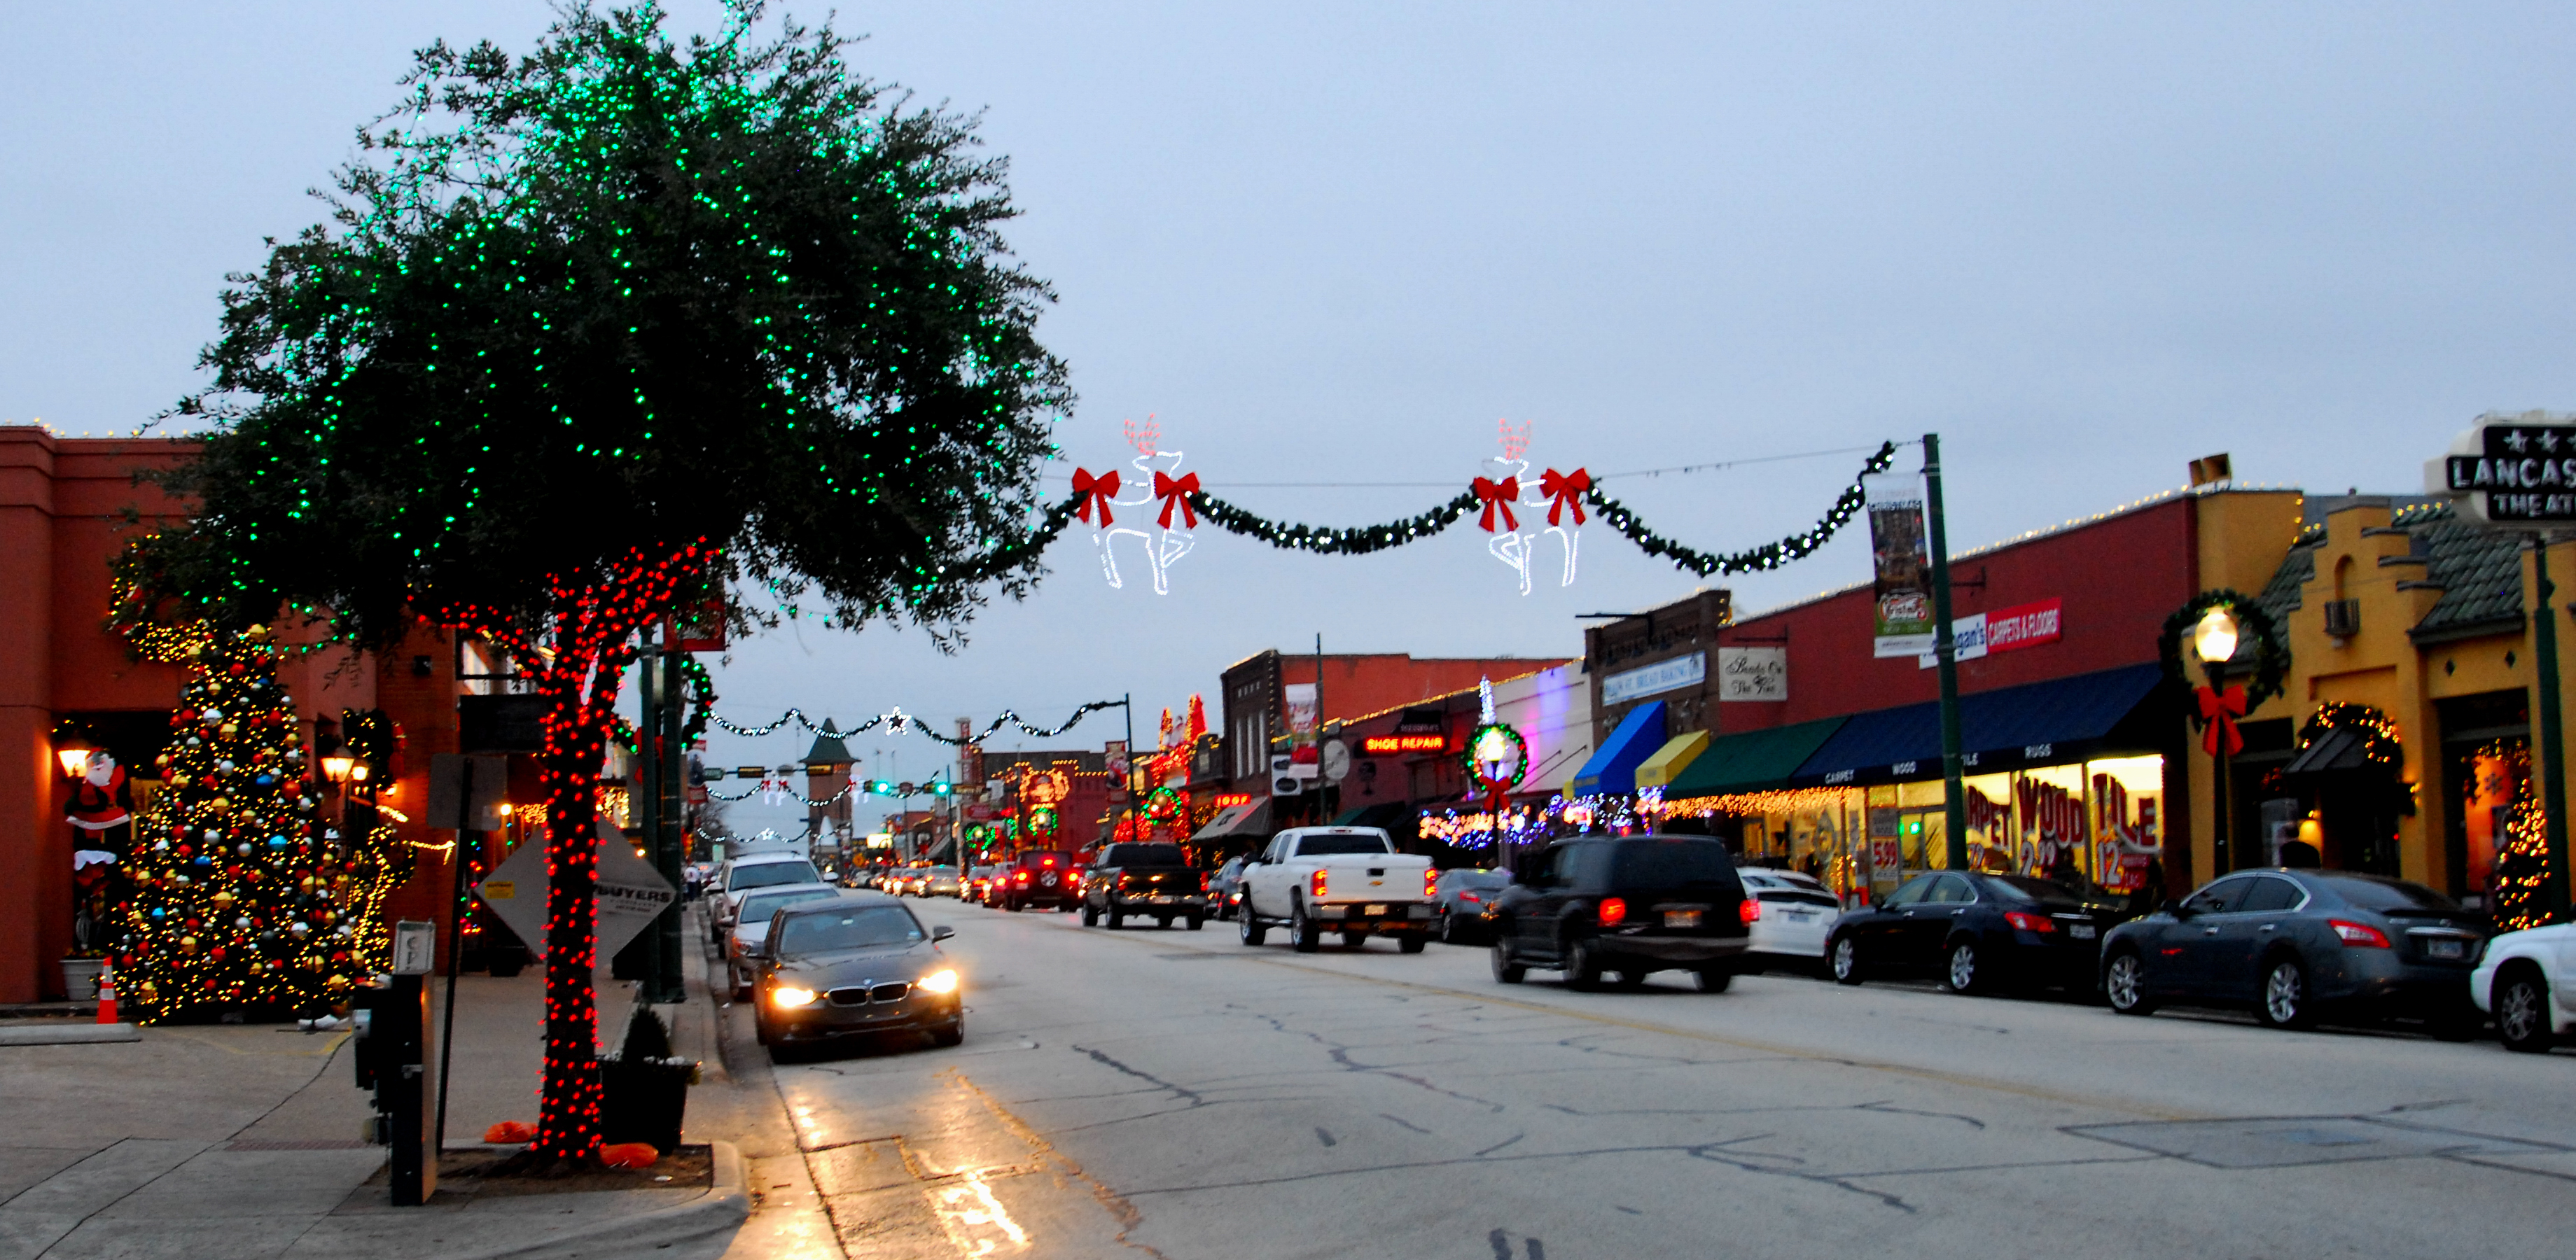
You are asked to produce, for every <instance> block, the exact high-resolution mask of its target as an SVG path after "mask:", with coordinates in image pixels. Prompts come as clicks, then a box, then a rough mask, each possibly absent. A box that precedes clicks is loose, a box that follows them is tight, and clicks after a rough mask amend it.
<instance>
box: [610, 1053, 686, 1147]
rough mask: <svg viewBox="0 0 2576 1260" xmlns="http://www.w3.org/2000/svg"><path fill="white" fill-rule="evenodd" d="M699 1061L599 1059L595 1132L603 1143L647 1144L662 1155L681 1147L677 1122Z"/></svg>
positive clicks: (684, 1114) (681, 1114) (682, 1113)
mask: <svg viewBox="0 0 2576 1260" xmlns="http://www.w3.org/2000/svg"><path fill="white" fill-rule="evenodd" d="M697 1074H698V1065H697V1064H695V1063H693V1062H691V1061H689V1060H687V1059H638V1060H636V1061H635V1062H633V1063H627V1062H624V1061H622V1060H618V1059H601V1060H600V1061H599V1084H600V1100H599V1136H600V1140H601V1141H603V1142H650V1143H652V1144H653V1149H655V1150H657V1151H660V1152H662V1153H663V1154H665V1155H668V1154H670V1153H671V1152H672V1151H673V1150H675V1149H677V1148H678V1147H679V1145H680V1122H681V1120H682V1119H684V1118H685V1117H686V1116H687V1113H688V1109H689V1082H690V1080H691V1079H692V1078H694V1077H696V1076H697Z"/></svg>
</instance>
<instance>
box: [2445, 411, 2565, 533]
mask: <svg viewBox="0 0 2576 1260" xmlns="http://www.w3.org/2000/svg"><path fill="white" fill-rule="evenodd" d="M2424 489H2425V491H2426V493H2429V494H2439V495H2448V496H2450V498H2451V500H2452V502H2453V503H2454V504H2455V505H2456V507H2457V509H2458V511H2459V513H2460V516H2461V517H2462V518H2463V519H2465V520H2469V521H2473V522H2477V523H2481V524H2489V525H2520V524H2526V523H2538V522H2553V523H2554V522H2565V521H2576V423H2568V422H2566V420H2565V419H2564V418H2560V419H2559V420H2558V421H2557V422H2555V423H2532V422H2530V421H2528V420H2516V419H2513V418H2510V417H2499V418H2496V419H2493V420H2482V421H2480V422H2479V423H2477V424H2475V425H2472V426H2471V427H2469V428H2468V429H2466V430H2463V431H2462V432H2461V434H2460V435H2459V436H2458V437H2457V438H2454V439H2452V441H2451V449H2450V450H2449V451H2448V452H2447V453H2445V454H2444V455H2443V456H2442V457H2441V458H2439V459H2433V460H2427V461H2425V464H2424Z"/></svg>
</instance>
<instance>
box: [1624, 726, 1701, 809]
mask: <svg viewBox="0 0 2576 1260" xmlns="http://www.w3.org/2000/svg"><path fill="white" fill-rule="evenodd" d="M1707 751H1708V732H1706V731H1691V732H1689V733H1687V734H1682V735H1675V736H1673V737H1672V738H1671V739H1668V740H1665V741H1664V746H1663V747H1661V748H1658V749H1656V750H1655V755H1654V756H1652V757H1648V758H1646V759H1645V760H1644V761H1641V762H1638V763H1637V786H1638V787H1640V788H1650V787H1665V785H1667V784H1669V783H1671V782H1672V781H1673V776H1674V775H1677V774H1680V773H1681V772H1682V771H1683V770H1685V769H1687V768H1689V766H1690V765H1691V763H1692V762H1695V761H1697V760H1699V757H1700V754H1702V753H1704V752H1707ZM1671 794H1672V793H1671V791H1670V790H1669V789H1667V790H1666V792H1665V795H1667V796H1669V795H1671Z"/></svg>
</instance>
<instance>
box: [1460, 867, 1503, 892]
mask: <svg viewBox="0 0 2576 1260" xmlns="http://www.w3.org/2000/svg"><path fill="white" fill-rule="evenodd" d="M1511 882H1512V873H1511V872H1510V871H1451V872H1449V886H1450V887H1452V888H1502V887H1505V886H1507V885H1509V884H1510V883H1511Z"/></svg>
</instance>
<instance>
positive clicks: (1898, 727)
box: [1789, 665, 2164, 787]
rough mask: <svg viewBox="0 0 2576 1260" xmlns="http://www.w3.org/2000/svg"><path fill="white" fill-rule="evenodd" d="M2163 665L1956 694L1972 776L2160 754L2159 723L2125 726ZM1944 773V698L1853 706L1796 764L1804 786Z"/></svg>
mask: <svg viewBox="0 0 2576 1260" xmlns="http://www.w3.org/2000/svg"><path fill="white" fill-rule="evenodd" d="M2163 677H2164V669H2163V667H2162V666H2159V665H2129V666H2123V667H2121V668H2119V669H2106V670H2102V671H2101V672H2099V673H2092V674H2078V675H2076V676H2074V677H2072V678H2059V679H2055V680H2052V681H2049V682H2044V683H2030V684H2027V685H2025V686H2020V687H2006V688H2003V689H2002V690H1999V691H1981V692H1978V693H1977V694H1975V695H1972V696H1961V697H1959V737H1960V738H1959V748H1960V751H1961V752H1963V753H1965V754H1966V756H1967V759H1968V765H1967V771H1968V773H1970V774H1992V773H1994V772H1995V771H1998V770H2013V769H2019V768H2021V767H2023V766H2044V765H2057V764H2062V763H2064V762H2069V761H2081V760H2083V759H2085V758H2087V757H2092V756H2095V755H2098V754H2102V753H2109V752H2153V751H2155V750H2156V747H2157V743H2158V740H2157V736H2158V734H2160V733H2161V732H2160V731H2159V730H2158V729H2157V728H2156V727H2155V725H2154V724H2153V723H2141V724H2131V725H2130V726H2129V727H2128V728H2127V729H2123V726H2122V724H2123V723H2124V722H2126V721H2127V719H2128V718H2129V716H2130V714H2131V713H2133V712H2135V711H2136V710H2137V709H2138V707H2139V705H2141V704H2143V703H2145V702H2146V701H2147V700H2148V699H2149V697H2151V696H2153V695H2154V694H2155V690H2156V684H2157V683H2158V682H2160V681H2161V680H2162V679H2163ZM1940 777H1941V705H1940V702H1938V701H1932V702H1928V703H1924V704H1909V705H1906V706H1905V707H1903V708H1900V709H1880V710H1877V711H1875V712H1871V713H1860V714H1855V715H1853V717H1852V718H1851V720H1850V721H1848V722H1845V723H1843V728H1842V729H1841V730H1839V731H1836V732H1834V734H1833V737H1832V738H1830V739H1828V740H1826V741H1825V742H1824V743H1823V745H1821V746H1819V747H1818V748H1817V749H1816V751H1815V753H1814V754H1813V755H1811V756H1809V757H1808V758H1807V760H1806V762H1805V763H1804V764H1802V765H1800V766H1799V767H1798V770H1797V773H1795V774H1793V775H1791V776H1790V777H1789V781H1790V782H1791V783H1792V784H1794V785H1796V786H1799V787H1812V786H1817V785H1836V786H1839V785H1842V784H1846V783H1898V782H1906V781H1912V780H1921V779H1937V778H1940Z"/></svg>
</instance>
